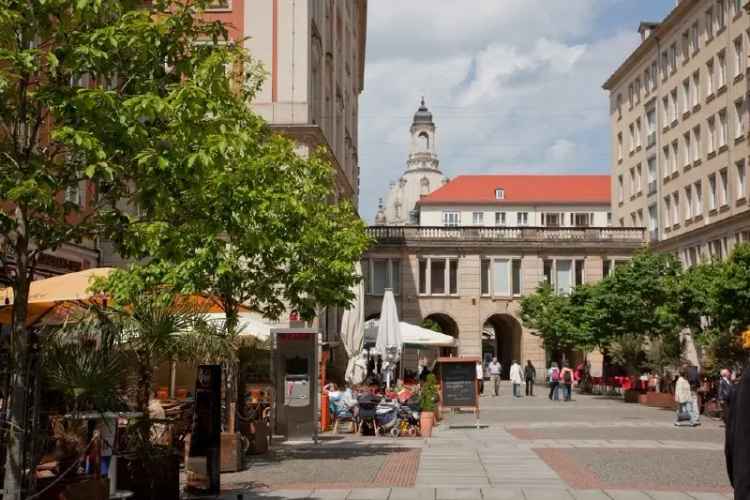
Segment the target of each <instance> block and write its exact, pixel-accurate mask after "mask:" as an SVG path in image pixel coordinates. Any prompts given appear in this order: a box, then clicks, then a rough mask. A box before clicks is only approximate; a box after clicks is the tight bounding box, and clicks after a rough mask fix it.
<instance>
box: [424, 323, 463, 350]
mask: <svg viewBox="0 0 750 500" xmlns="http://www.w3.org/2000/svg"><path fill="white" fill-rule="evenodd" d="M425 322H432V325H434V326H436V327H437V329H438V330H439V331H440V333H444V334H445V335H450V336H451V337H453V338H454V339H458V323H456V320H454V319H453V318H451V317H450V316H449V315H447V314H445V313H433V314H429V315H427V316H425V318H424V320H423V325H424V323H425ZM452 354H453V355H455V354H456V348H453V347H443V348H441V349H440V355H441V356H450V355H452Z"/></svg>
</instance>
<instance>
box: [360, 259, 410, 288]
mask: <svg viewBox="0 0 750 500" xmlns="http://www.w3.org/2000/svg"><path fill="white" fill-rule="evenodd" d="M400 263H401V262H400V261H399V260H398V259H365V260H363V261H362V274H363V276H364V279H365V292H366V293H367V294H368V295H383V294H384V293H385V290H386V289H387V288H390V289H391V290H393V294H394V295H398V294H399V292H400V289H401V266H400Z"/></svg>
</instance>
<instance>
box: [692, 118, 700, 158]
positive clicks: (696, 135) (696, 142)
mask: <svg viewBox="0 0 750 500" xmlns="http://www.w3.org/2000/svg"><path fill="white" fill-rule="evenodd" d="M700 159H701V127H700V125H698V126H697V127H695V128H693V161H698V160H700Z"/></svg>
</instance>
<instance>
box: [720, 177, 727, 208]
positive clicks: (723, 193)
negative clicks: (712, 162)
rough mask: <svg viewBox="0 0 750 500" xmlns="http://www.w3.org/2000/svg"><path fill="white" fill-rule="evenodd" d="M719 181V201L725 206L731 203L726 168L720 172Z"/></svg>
mask: <svg viewBox="0 0 750 500" xmlns="http://www.w3.org/2000/svg"><path fill="white" fill-rule="evenodd" d="M719 181H720V184H719V202H720V203H721V206H722V207H723V206H726V205H727V204H728V203H729V196H728V194H729V189H728V176H727V169H726V168H725V169H723V170H722V171H721V172H719Z"/></svg>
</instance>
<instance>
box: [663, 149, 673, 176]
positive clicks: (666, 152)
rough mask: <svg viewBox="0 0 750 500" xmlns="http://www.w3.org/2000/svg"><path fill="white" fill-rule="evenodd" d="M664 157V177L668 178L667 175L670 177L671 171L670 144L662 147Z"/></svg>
mask: <svg viewBox="0 0 750 500" xmlns="http://www.w3.org/2000/svg"><path fill="white" fill-rule="evenodd" d="M662 158H664V165H663V167H662V171H663V173H664V178H665V179H666V178H667V177H669V173H670V172H671V168H670V167H669V165H670V163H669V146H664V148H662Z"/></svg>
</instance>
